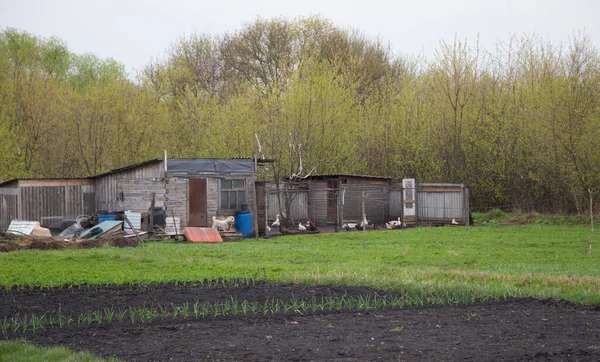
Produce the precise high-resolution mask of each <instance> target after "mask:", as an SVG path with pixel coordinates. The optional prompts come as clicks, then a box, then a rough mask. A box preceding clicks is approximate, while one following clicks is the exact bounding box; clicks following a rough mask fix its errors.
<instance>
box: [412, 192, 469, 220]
mask: <svg viewBox="0 0 600 362" xmlns="http://www.w3.org/2000/svg"><path fill="white" fill-rule="evenodd" d="M428 187H434V188H435V191H433V192H428V191H427V189H424V190H423V189H421V190H419V191H418V192H417V199H418V200H417V205H418V209H417V215H418V218H419V220H420V221H423V222H432V221H438V222H449V221H451V220H452V219H455V220H457V221H458V220H460V221H461V223H464V222H465V221H464V220H463V218H464V215H465V208H467V209H468V207H466V206H465V202H464V197H465V189H464V188H462V189H461V191H458V192H457V191H455V190H456V185H453V184H440V185H437V184H428ZM443 188H446V189H447V190H448V191H445V192H444V191H441V190H440V189H443Z"/></svg>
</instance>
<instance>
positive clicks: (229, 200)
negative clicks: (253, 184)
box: [220, 180, 246, 210]
mask: <svg viewBox="0 0 600 362" xmlns="http://www.w3.org/2000/svg"><path fill="white" fill-rule="evenodd" d="M245 202H246V181H245V180H221V201H220V209H221V210H239V209H241V207H242V206H241V205H242V204H244V203H245Z"/></svg>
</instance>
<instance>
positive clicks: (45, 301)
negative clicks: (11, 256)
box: [0, 284, 600, 361]
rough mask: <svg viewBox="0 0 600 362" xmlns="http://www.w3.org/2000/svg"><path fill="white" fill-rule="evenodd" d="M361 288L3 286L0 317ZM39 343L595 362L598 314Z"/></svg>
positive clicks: (53, 333) (134, 352)
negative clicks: (48, 288)
mask: <svg viewBox="0 0 600 362" xmlns="http://www.w3.org/2000/svg"><path fill="white" fill-rule="evenodd" d="M374 293H377V294H378V295H382V294H386V293H384V292H381V291H375V290H372V289H369V288H350V287H327V286H317V287H302V286H290V285H286V286H274V285H268V284H259V285H254V286H240V287H231V288H207V287H204V286H199V285H184V286H181V285H178V286H176V285H156V286H148V287H144V288H138V287H102V288H71V289H52V290H10V291H2V292H0V320H1V319H3V318H4V317H5V316H8V317H9V318H10V317H11V316H13V315H15V314H16V313H20V315H23V314H24V313H28V314H31V313H34V314H36V315H41V314H43V313H47V315H49V314H50V313H52V312H56V311H58V310H59V308H60V310H61V312H62V313H73V315H77V314H79V313H82V312H84V311H86V310H98V309H103V308H108V307H114V308H117V307H119V308H123V309H125V308H128V307H129V306H141V305H144V304H146V305H149V304H152V303H154V304H156V303H161V304H162V305H170V303H175V304H177V303H182V302H185V301H188V302H190V303H194V302H195V301H215V300H226V299H229V298H231V297H232V296H233V297H234V298H236V299H237V300H240V301H241V300H250V301H253V300H256V301H265V300H266V299H267V298H277V299H282V300H284V299H290V298H297V299H310V298H312V297H317V298H320V297H321V296H331V295H337V296H342V295H346V296H358V295H367V294H371V295H373V294H374ZM21 337H25V338H26V339H27V340H29V341H32V342H35V343H38V344H41V345H63V346H67V347H69V348H72V349H74V350H85V351H89V352H91V353H94V354H96V355H98V356H102V357H108V356H116V357H118V358H121V359H123V360H127V361H162V360H176V361H199V360H207V361H211V360H235V361H264V360H277V361H308V360H314V361H332V360H350V361H374V360H384V361H391V360H401V361H434V360H435V361H437V360H450V361H457V360H470V361H502V360H506V361H518V360H542V361H597V360H600V308H598V307H586V306H579V305H573V304H570V303H566V302H557V301H538V300H533V299H524V300H506V301H502V302H489V303H483V304H476V305H457V306H445V307H426V306H425V307H418V308H405V309H394V310H391V309H386V310H377V311H367V312H356V311H335V312H321V313H315V314H312V313H311V314H308V315H300V314H284V313H279V314H277V315H275V316H263V315H257V316H252V317H244V316H239V315H238V316H235V317H233V316H228V317H216V318H206V319H195V318H194V317H193V316H192V317H188V318H186V319H182V318H179V319H177V320H173V319H169V318H167V319H165V320H162V319H161V318H157V319H155V320H154V321H153V322H151V323H140V322H136V323H135V324H131V322H130V321H123V322H121V323H119V322H115V321H113V323H110V324H107V323H101V324H100V325H96V324H94V323H92V324H91V325H87V324H85V323H84V324H81V325H77V323H72V324H71V325H69V326H68V327H64V328H58V327H53V328H46V329H44V330H41V331H37V332H35V333H33V332H31V331H28V332H27V333H26V334H25V335H20V334H18V335H12V334H10V333H8V334H6V335H4V336H3V337H2V338H5V339H6V338H21Z"/></svg>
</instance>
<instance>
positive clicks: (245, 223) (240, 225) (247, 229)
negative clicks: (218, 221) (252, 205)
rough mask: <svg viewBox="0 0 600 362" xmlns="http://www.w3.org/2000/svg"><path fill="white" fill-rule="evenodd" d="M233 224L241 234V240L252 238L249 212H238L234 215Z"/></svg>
mask: <svg viewBox="0 0 600 362" xmlns="http://www.w3.org/2000/svg"><path fill="white" fill-rule="evenodd" d="M235 223H236V225H237V229H238V231H239V232H241V233H242V237H243V238H251V237H253V236H254V233H253V232H252V214H250V213H249V212H238V213H237V214H236V215H235Z"/></svg>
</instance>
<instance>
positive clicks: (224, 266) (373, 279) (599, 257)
mask: <svg viewBox="0 0 600 362" xmlns="http://www.w3.org/2000/svg"><path fill="white" fill-rule="evenodd" d="M588 243H589V227H587V226H583V225H564V226H561V225H545V224H537V225H525V226H511V227H507V226H499V225H488V226H485V227H437V228H428V227H421V228H413V229H405V230H392V231H387V230H385V231H369V232H367V242H366V246H363V240H362V233H360V232H342V233H337V234H318V235H298V236H286V237H278V238H274V239H269V240H265V239H261V240H258V241H256V240H242V241H239V242H235V243H220V244H192V243H175V242H148V243H146V244H145V245H144V246H143V247H139V248H123V249H121V248H111V247H103V248H100V249H87V250H61V251H33V250H32V251H18V252H10V253H2V254H0V265H2V268H1V269H0V285H2V286H3V287H5V288H10V287H15V286H17V287H30V286H40V287H54V286H69V285H105V284H140V283H141V284H147V283H151V282H175V281H179V282H188V281H202V280H215V279H254V280H263V279H266V280H267V281H272V282H281V283H300V284H341V285H342V284H343V285H362V286H371V287H375V288H380V289H392V290H397V291H405V292H408V293H429V294H436V295H452V296H456V295H462V296H472V297H473V298H476V297H477V298H481V297H534V298H559V299H565V300H569V301H572V302H577V303H585V304H600V275H599V273H598V265H599V264H600V250H598V248H600V245H597V247H596V246H594V248H593V249H592V251H591V252H587V247H588Z"/></svg>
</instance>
